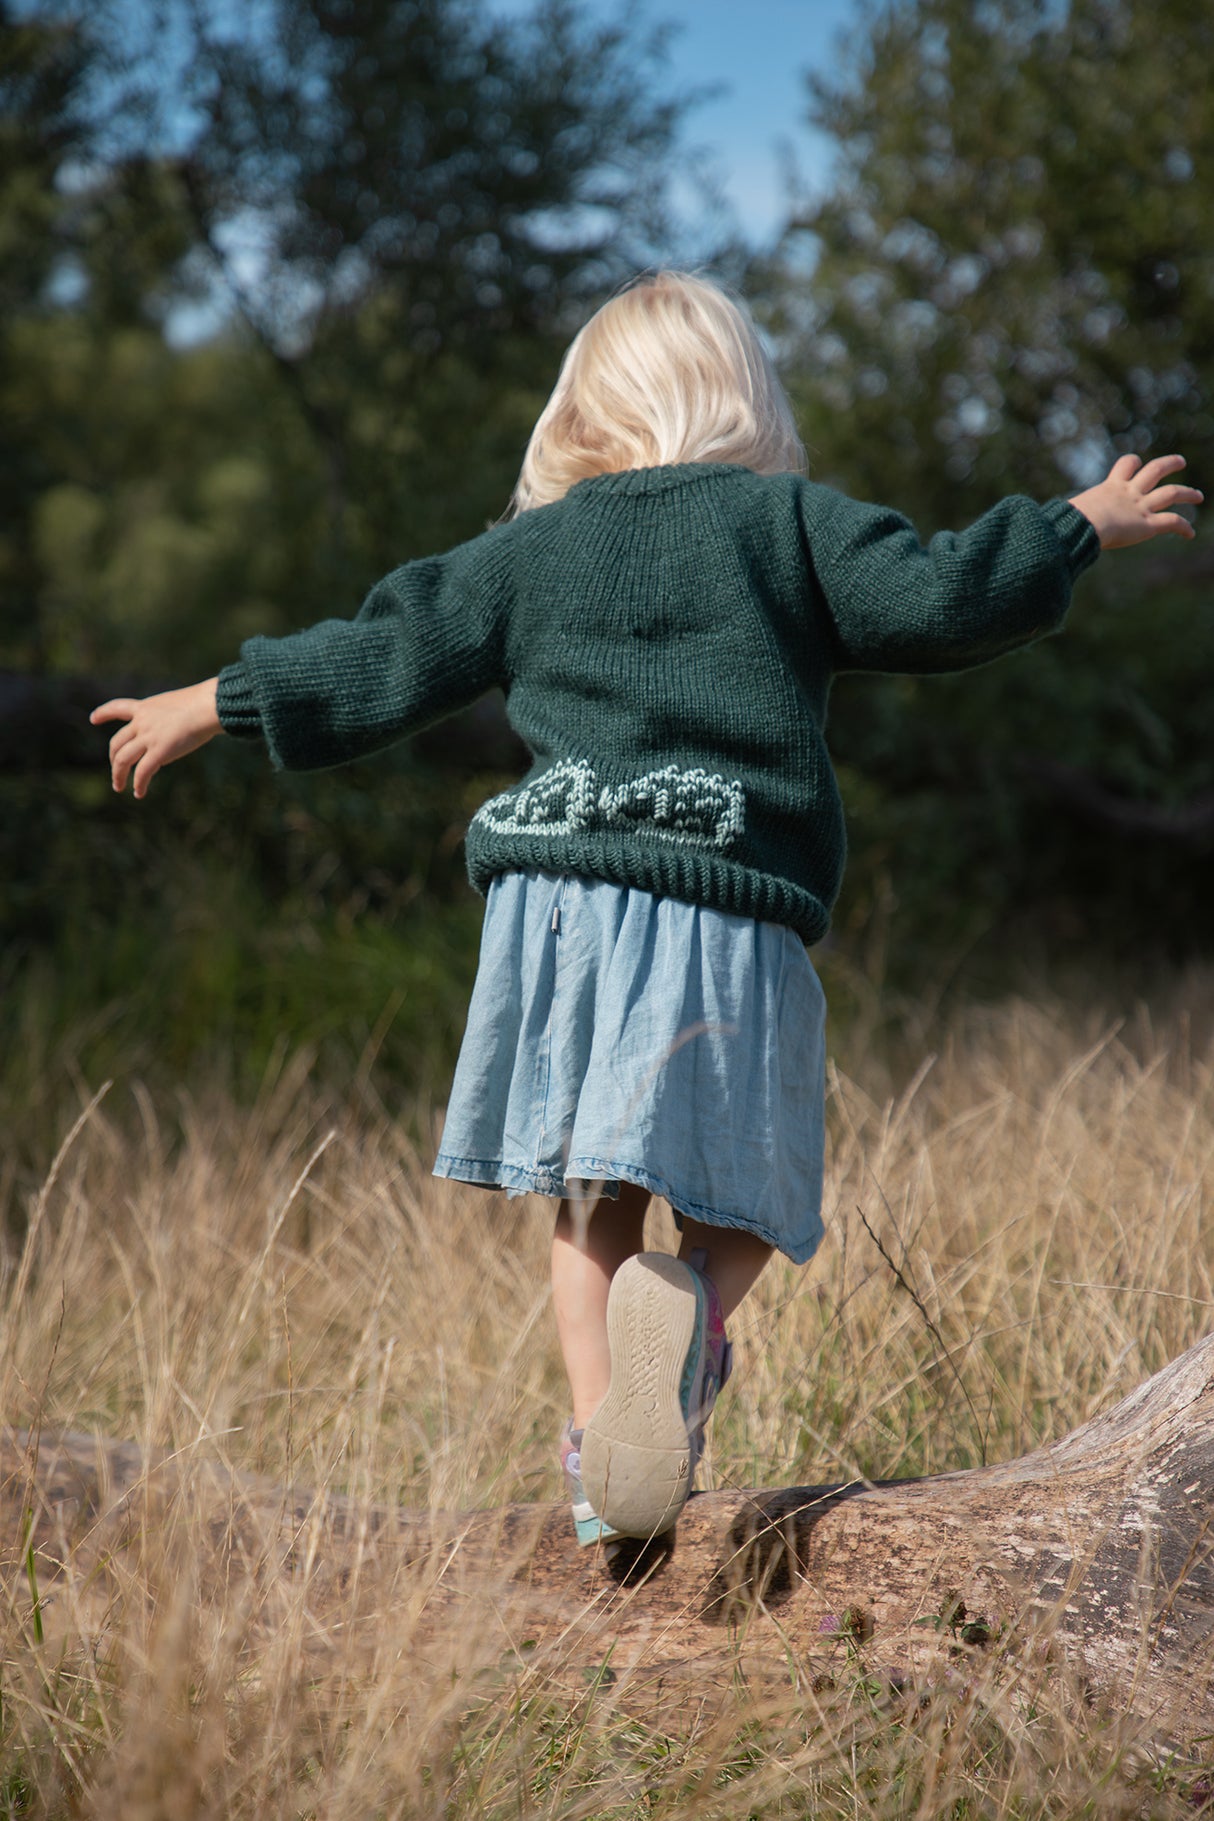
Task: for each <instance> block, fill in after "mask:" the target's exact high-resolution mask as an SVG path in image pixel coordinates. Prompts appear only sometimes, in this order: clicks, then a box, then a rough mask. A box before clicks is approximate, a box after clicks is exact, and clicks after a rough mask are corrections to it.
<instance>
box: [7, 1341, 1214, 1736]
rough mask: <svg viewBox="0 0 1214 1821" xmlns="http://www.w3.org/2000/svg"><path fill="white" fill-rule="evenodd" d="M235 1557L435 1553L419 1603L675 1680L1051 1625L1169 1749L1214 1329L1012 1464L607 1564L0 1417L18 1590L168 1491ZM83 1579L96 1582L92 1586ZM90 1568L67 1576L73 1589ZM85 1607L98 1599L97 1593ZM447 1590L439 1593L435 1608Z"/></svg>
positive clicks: (1198, 1603)
mask: <svg viewBox="0 0 1214 1821" xmlns="http://www.w3.org/2000/svg"><path fill="white" fill-rule="evenodd" d="M183 1498H188V1500H189V1505H190V1511H191V1513H192V1515H193V1519H194V1520H197V1519H198V1518H199V1517H201V1518H202V1519H203V1520H204V1524H203V1526H200V1527H199V1532H198V1533H199V1534H204V1533H205V1534H206V1535H207V1536H208V1537H209V1538H210V1539H211V1542H212V1544H213V1546H214V1548H215V1549H216V1550H217V1551H218V1553H219V1555H220V1556H221V1557H223V1558H224V1560H225V1561H226V1562H227V1563H228V1568H227V1569H226V1570H225V1572H227V1573H229V1574H230V1572H231V1563H232V1562H233V1561H236V1562H238V1563H243V1564H244V1565H245V1566H246V1568H247V1569H248V1571H249V1572H250V1573H254V1572H255V1573H258V1574H261V1575H262V1576H266V1575H288V1576H289V1575H290V1574H292V1573H299V1572H300V1571H301V1563H302V1562H303V1561H304V1560H305V1558H306V1562H307V1565H308V1572H309V1573H311V1574H313V1575H315V1574H317V1573H318V1572H321V1573H323V1574H324V1575H326V1576H327V1577H328V1584H329V1585H330V1587H331V1589H332V1590H333V1598H334V1599H335V1600H337V1601H338V1602H340V1598H341V1589H342V1587H343V1586H344V1585H345V1584H346V1583H347V1581H348V1577H349V1574H350V1571H351V1567H352V1564H354V1563H356V1562H357V1564H358V1572H359V1575H360V1576H361V1577H362V1578H363V1580H365V1578H366V1576H367V1575H368V1574H374V1573H376V1572H378V1573H379V1574H381V1575H384V1574H387V1575H397V1576H399V1575H400V1574H401V1573H402V1572H403V1571H405V1570H408V1569H412V1570H414V1571H416V1570H417V1568H418V1565H419V1564H423V1565H426V1564H428V1569H427V1572H429V1573H430V1574H431V1576H432V1581H433V1591H434V1594H435V1596H436V1598H435V1603H434V1605H433V1608H432V1610H433V1611H434V1612H435V1613H438V1614H442V1613H446V1614H447V1616H448V1619H450V1617H451V1615H452V1612H453V1611H454V1610H458V1611H459V1612H460V1613H461V1614H462V1622H465V1623H466V1622H467V1616H468V1607H467V1602H468V1601H469V1599H470V1598H475V1596H476V1590H477V1589H478V1587H479V1588H481V1589H483V1590H486V1591H488V1592H490V1593H491V1598H492V1608H493V1613H494V1616H495V1621H497V1620H500V1617H501V1614H502V1612H503V1610H504V1609H505V1603H506V1602H507V1601H508V1603H509V1605H510V1611H511V1624H512V1626H514V1627H517V1629H516V1631H515V1635H516V1636H518V1637H520V1638H521V1637H524V1636H525V1637H526V1639H527V1643H528V1646H529V1647H530V1648H533V1649H542V1648H543V1647H545V1645H548V1646H552V1647H553V1648H555V1647H556V1646H557V1645H558V1644H559V1648H560V1650H561V1652H562V1653H563V1656H564V1659H565V1661H567V1662H571V1663H578V1664H580V1665H581V1666H583V1667H584V1666H586V1665H588V1664H594V1663H602V1662H603V1661H605V1660H606V1659H607V1658H608V1657H610V1660H611V1662H612V1663H613V1664H615V1665H616V1666H617V1673H618V1671H619V1670H621V1669H626V1670H627V1671H628V1672H629V1673H630V1674H632V1675H639V1676H641V1677H644V1676H646V1675H648V1676H649V1677H650V1679H651V1681H652V1680H653V1678H657V1680H658V1681H663V1680H665V1682H666V1683H670V1682H671V1681H672V1679H673V1681H674V1682H677V1681H678V1679H679V1678H680V1676H683V1677H685V1676H686V1674H687V1672H694V1673H696V1674H697V1675H698V1676H700V1677H703V1674H704V1671H705V1669H706V1668H709V1667H711V1666H715V1668H714V1670H713V1673H714V1674H715V1675H718V1676H719V1668H720V1664H721V1662H722V1657H723V1651H724V1649H725V1647H726V1645H727V1644H729V1645H731V1646H732V1647H733V1649H735V1650H736V1651H737V1652H739V1653H740V1654H741V1657H742V1660H743V1661H744V1662H745V1663H749V1664H752V1665H755V1666H757V1667H759V1668H761V1667H762V1665H763V1664H764V1662H767V1663H768V1665H769V1666H770V1664H771V1663H773V1662H775V1663H776V1664H778V1665H781V1666H783V1665H785V1664H786V1663H787V1661H788V1659H789V1653H792V1654H793V1655H794V1656H795V1657H796V1658H797V1660H798V1661H799V1663H800V1664H801V1665H802V1666H803V1668H804V1670H805V1672H806V1673H807V1674H812V1673H813V1672H814V1671H815V1670H823V1671H825V1670H828V1669H829V1666H830V1664H831V1661H832V1653H833V1661H834V1662H835V1663H837V1662H838V1661H839V1654H838V1653H839V1651H840V1649H842V1648H846V1649H847V1651H849V1652H851V1653H853V1654H854V1655H856V1656H859V1657H861V1658H862V1659H863V1660H865V1661H867V1662H870V1663H874V1664H877V1665H879V1666H880V1668H881V1670H882V1671H883V1672H889V1673H891V1674H893V1675H895V1676H905V1675H908V1674H909V1675H912V1676H913V1675H915V1674H916V1673H919V1672H921V1671H924V1670H925V1665H926V1666H928V1668H930V1663H931V1660H932V1659H933V1657H934V1659H935V1660H936V1661H937V1662H938V1661H939V1660H940V1658H941V1653H942V1651H944V1652H947V1653H951V1655H952V1657H953V1659H954V1660H955V1659H956V1658H957V1657H958V1656H960V1655H966V1654H982V1653H984V1652H987V1651H991V1650H998V1649H1005V1650H1006V1649H1012V1648H1015V1649H1018V1650H1021V1651H1029V1652H1032V1651H1034V1650H1040V1649H1041V1648H1042V1647H1043V1645H1042V1640H1043V1639H1044V1638H1046V1637H1050V1636H1052V1637H1053V1638H1055V1639H1056V1640H1057V1641H1058V1644H1060V1645H1061V1647H1062V1649H1063V1650H1064V1651H1065V1653H1066V1655H1067V1656H1068V1657H1069V1658H1071V1659H1072V1661H1073V1662H1075V1663H1076V1664H1078V1665H1079V1667H1080V1670H1081V1673H1082V1674H1083V1675H1084V1676H1085V1677H1086V1678H1087V1679H1088V1680H1090V1682H1091V1683H1092V1684H1094V1685H1096V1686H1098V1687H1099V1688H1101V1689H1103V1690H1104V1691H1105V1692H1106V1693H1107V1695H1108V1696H1109V1697H1110V1698H1111V1700H1112V1701H1113V1703H1114V1704H1115V1705H1118V1706H1120V1707H1122V1708H1126V1709H1131V1710H1133V1711H1134V1712H1135V1713H1137V1714H1139V1715H1140V1716H1146V1717H1149V1718H1150V1720H1151V1721H1152V1722H1153V1723H1154V1724H1157V1725H1158V1726H1159V1727H1160V1728H1161V1729H1164V1730H1166V1731H1167V1732H1169V1733H1170V1734H1171V1735H1172V1736H1175V1737H1179V1738H1182V1739H1183V1738H1186V1737H1187V1738H1194V1737H1197V1736H1199V1735H1201V1734H1202V1733H1208V1732H1209V1730H1210V1727H1211V1723H1212V1722H1214V1533H1212V1528H1211V1521H1212V1519H1214V1336H1211V1337H1210V1338H1208V1339H1206V1340H1203V1341H1201V1342H1199V1343H1198V1344H1197V1345H1196V1346H1195V1347H1193V1348H1191V1349H1190V1351H1189V1352H1187V1353H1186V1354H1184V1355H1183V1356H1182V1357H1181V1358H1180V1359H1178V1360H1176V1361H1175V1362H1173V1364H1171V1365H1169V1366H1167V1367H1165V1368H1164V1370H1163V1371H1161V1372H1159V1373H1157V1374H1156V1376H1155V1377H1154V1378H1152V1379H1150V1380H1149V1381H1148V1382H1147V1383H1146V1384H1145V1385H1143V1386H1141V1387H1140V1388H1139V1389H1138V1390H1137V1391H1135V1392H1133V1393H1132V1394H1131V1395H1130V1396H1129V1397H1127V1398H1125V1399H1123V1400H1122V1402H1121V1403H1119V1404H1117V1405H1116V1406H1115V1407H1114V1408H1112V1409H1111V1410H1109V1411H1107V1412H1106V1413H1104V1414H1103V1415H1100V1416H1098V1417H1096V1418H1095V1419H1093V1420H1092V1421H1091V1422H1088V1423H1086V1424H1084V1425H1083V1426H1082V1427H1081V1428H1079V1429H1077V1430H1075V1431H1074V1432H1073V1433H1071V1434H1070V1435H1067V1436H1065V1437H1064V1438H1063V1439H1062V1440H1060V1441H1057V1442H1054V1443H1051V1444H1049V1445H1047V1446H1046V1447H1043V1448H1039V1449H1037V1450H1036V1451H1035V1452H1033V1453H1032V1454H1029V1455H1026V1456H1024V1457H1023V1458H1022V1459H1019V1460H1014V1461H1009V1462H1006V1463H1004V1464H1001V1465H994V1466H987V1467H982V1468H976V1469H972V1470H968V1471H963V1472H955V1473H946V1474H940V1475H937V1476H934V1477H931V1478H926V1479H920V1480H902V1481H892V1482H885V1483H880V1484H869V1483H866V1482H861V1481H857V1482H852V1483H850V1484H835V1485H820V1486H796V1487H786V1488H779V1489H760V1490H750V1491H716V1492H711V1493H702V1494H698V1495H695V1496H693V1498H692V1499H691V1501H690V1502H689V1504H688V1506H687V1508H686V1511H685V1513H684V1515H683V1518H682V1520H681V1521H680V1524H679V1526H678V1530H677V1532H676V1533H675V1535H674V1536H673V1538H670V1539H660V1540H658V1541H656V1542H653V1543H649V1544H640V1543H638V1544H637V1545H635V1547H630V1548H629V1550H628V1551H627V1553H626V1554H624V1555H622V1556H621V1557H620V1558H618V1559H617V1560H616V1561H615V1562H614V1563H613V1564H610V1565H609V1564H608V1563H607V1562H606V1561H605V1559H604V1558H603V1556H602V1555H601V1554H600V1552H599V1551H598V1550H582V1551H578V1550H577V1549H575V1548H574V1547H573V1546H572V1543H571V1539H570V1535H569V1521H568V1514H567V1511H566V1510H565V1509H564V1507H563V1506H551V1505H534V1506H532V1505H522V1506H517V1505H516V1506H509V1507H504V1508H502V1509H500V1510H496V1511H487V1512H477V1513H471V1514H465V1515H463V1516H458V1517H449V1518H448V1517H443V1516H437V1517H436V1516H434V1515H429V1516H425V1517H420V1516H418V1515H417V1514H410V1513H409V1512H407V1511H402V1510H398V1509H396V1508H393V1507H388V1506H382V1505H381V1506H375V1505H370V1504H368V1503H366V1502H362V1501H359V1500H358V1499H356V1498H352V1497H348V1496H346V1497H343V1496H339V1495H335V1494H331V1493H330V1494H321V1495H317V1496H315V1497H314V1496H312V1495H310V1494H306V1493H299V1492H297V1491H294V1490H292V1489H289V1488H284V1487H283V1486H280V1485H276V1484H274V1483H272V1482H270V1481H268V1480H259V1479H254V1478H250V1477H248V1476H241V1475H237V1474H235V1473H233V1472H231V1471H230V1470H229V1469H226V1468H225V1467H223V1466H222V1464H221V1463H220V1462H219V1461H217V1460H216V1459H214V1458H203V1456H202V1455H201V1454H200V1453H199V1452H198V1451H194V1452H193V1455H192V1457H191V1458H190V1459H188V1460H187V1459H186V1458H185V1457H183V1456H182V1455H177V1456H175V1457H173V1458H172V1459H168V1460H162V1461H156V1460H145V1459H144V1457H143V1456H142V1454H141V1453H140V1451H139V1449H138V1448H137V1447H136V1446H135V1445H134V1444H132V1443H129V1442H123V1443H116V1442H111V1441H106V1440H103V1439H100V1438H95V1437H89V1436H82V1435H71V1434H64V1435H59V1436H55V1437H51V1436H41V1437H39V1436H36V1435H35V1436H31V1435H29V1434H21V1433H17V1432H14V1431H6V1432H0V1539H2V1541H3V1544H4V1558H5V1575H6V1578H8V1579H9V1580H10V1598H12V1597H14V1596H13V1594H12V1591H11V1590H12V1589H13V1588H15V1587H18V1586H19V1584H20V1583H21V1580H22V1576H23V1575H25V1574H26V1571H27V1569H28V1551H29V1549H30V1547H31V1546H32V1548H33V1551H34V1561H35V1564H36V1567H37V1572H38V1581H39V1586H40V1587H41V1588H43V1589H44V1590H47V1594H46V1598H47V1600H48V1603H49V1599H50V1590H53V1586H54V1581H55V1577H56V1576H57V1575H60V1574H62V1573H64V1572H65V1571H66V1569H67V1567H68V1564H69V1563H70V1562H72V1561H73V1560H74V1559H77V1558H79V1559H83V1560H87V1561H90V1562H92V1563H93V1564H100V1563H103V1562H105V1561H107V1560H108V1561H112V1560H114V1559H115V1558H116V1557H117V1556H119V1555H120V1554H121V1552H122V1551H123V1550H127V1551H130V1550H132V1549H135V1548H137V1547H138V1539H139V1537H140V1535H141V1534H142V1532H143V1531H144V1530H145V1529H146V1527H147V1526H148V1524H149V1523H152V1522H155V1523H157V1524H160V1525H163V1522H164V1518H165V1514H166V1512H168V1511H170V1510H171V1509H172V1507H173V1503H174V1501H175V1500H177V1501H181V1500H182V1499H183ZM92 1578H94V1579H95V1578H96V1576H95V1575H94V1576H93V1577H92ZM89 1580H90V1576H89V1575H87V1574H86V1575H84V1576H83V1577H82V1576H79V1575H78V1576H77V1581H83V1582H87V1581H89ZM99 1597H103V1596H102V1595H100V1594H99ZM444 1602H445V1604H444Z"/></svg>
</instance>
